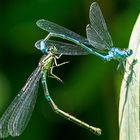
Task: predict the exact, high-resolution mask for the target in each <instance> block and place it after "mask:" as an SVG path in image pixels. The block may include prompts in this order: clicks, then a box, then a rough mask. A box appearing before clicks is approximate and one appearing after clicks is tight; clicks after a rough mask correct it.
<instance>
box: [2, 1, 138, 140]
mask: <svg viewBox="0 0 140 140" xmlns="http://www.w3.org/2000/svg"><path fill="white" fill-rule="evenodd" d="M92 2H93V1H92V0H24V1H23V0H20V1H19V0H12V1H10V0H9V1H1V2H0V114H1V115H2V113H3V112H4V110H5V109H6V108H7V106H8V105H9V104H10V102H11V101H12V100H13V99H14V97H15V96H16V95H17V94H18V92H19V91H20V89H21V88H22V86H23V85H24V83H25V82H26V79H27V78H28V77H29V75H30V74H31V72H32V71H33V70H34V69H35V68H36V67H37V65H38V61H39V59H40V57H41V56H42V54H41V52H39V51H38V50H37V49H36V48H35V47H34V43H35V42H36V41H37V40H39V39H41V38H44V37H45V36H46V35H47V32H45V31H42V30H41V29H39V28H38V27H37V26H36V21H37V20H38V19H41V18H45V19H48V20H50V21H53V22H55V23H57V24H60V25H62V26H64V27H67V28H69V29H71V30H72V31H75V32H77V33H79V34H81V35H83V36H86V32H85V27H86V25H87V24H88V23H89V17H88V12H89V7H90V4H91V3H92ZM97 2H98V3H99V5H100V7H101V10H102V12H103V15H104V17H105V20H106V22H107V26H108V29H109V32H110V34H111V36H112V38H113V41H114V44H115V46H117V47H119V48H127V47H128V42H129V38H130V35H131V31H132V28H133V25H134V23H135V20H136V18H137V16H138V13H139V11H140V1H139V0H133V1H132V0H104V1H103V0H98V1H97ZM63 61H70V63H69V64H66V65H64V66H62V67H59V68H55V70H54V73H55V74H56V75H57V76H59V77H60V78H61V79H62V80H63V82H64V84H62V83H60V82H58V81H56V80H55V79H51V78H48V80H47V82H48V87H49V91H50V94H51V95H52V98H53V99H54V101H55V102H56V104H57V105H58V106H59V107H60V108H61V109H63V110H64V111H66V112H69V113H70V114H72V115H74V116H76V117H77V118H79V119H81V120H83V121H85V122H88V123H89V124H93V125H94V126H97V127H100V128H102V135H101V136H100V137H98V136H95V135H94V134H92V133H90V132H88V131H87V130H85V129H83V128H81V127H79V126H77V125H75V124H73V123H71V122H69V121H67V120H65V119H64V118H62V117H60V116H58V115H57V114H55V113H54V112H53V111H52V110H51V108H50V106H49V104H48V103H47V102H46V100H45V98H44V95H43V90H42V85H41V84H40V88H39V92H38V99H37V102H36V106H35V109H34V112H33V114H32V117H31V120H30V122H29V124H28V126H27V128H26V129H25V131H24V133H23V134H22V135H21V136H19V137H15V138H12V137H9V138H6V139H7V140H12V139H15V140H31V139H34V140H71V139H74V140H76V139H80V140H91V139H96V140H118V133H119V130H118V101H119V91H120V86H121V80H122V75H120V74H119V72H118V71H117V70H116V67H117V65H118V62H116V61H110V62H106V63H104V62H103V61H102V60H101V59H100V58H97V57H96V56H94V55H88V56H75V57H70V56H63V57H62V58H61V59H60V60H59V61H58V62H59V63H61V62H63Z"/></svg>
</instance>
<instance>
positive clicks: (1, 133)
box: [0, 46, 101, 138]
mask: <svg viewBox="0 0 140 140" xmlns="http://www.w3.org/2000/svg"><path fill="white" fill-rule="evenodd" d="M56 51H57V50H56V48H55V46H52V47H50V48H49V49H48V53H47V55H44V56H43V57H42V58H41V60H40V61H39V64H38V67H37V68H36V69H35V70H34V71H33V72H32V74H31V75H30V77H29V78H28V80H27V82H26V83H25V85H24V87H23V88H22V89H21V91H20V92H19V94H18V95H17V96H16V97H15V99H14V100H13V101H12V103H11V104H10V105H9V107H8V108H7V110H6V111H5V112H4V113H3V115H2V117H1V119H0V138H5V137H8V136H9V135H11V136H13V137H15V136H19V135H20V134H22V132H23V131H24V130H25V128H26V126H27V124H28V122H29V120H30V118H31V115H32V112H33V109H34V106H35V103H36V98H37V89H38V83H39V80H40V79H41V82H42V85H43V90H44V94H45V98H46V100H47V101H48V102H49V104H50V106H51V107H52V109H53V110H54V112H55V113H57V114H59V115H61V116H63V117H64V118H66V119H67V120H70V121H72V122H74V123H76V124H78V125H80V126H82V127H84V128H86V129H88V130H89V131H91V132H93V133H95V134H97V135H100V134H101V129H99V128H96V127H93V126H91V125H89V124H87V123H85V122H83V121H81V120H79V119H77V118H75V117H74V116H72V115H70V114H68V113H66V112H64V111H62V110H60V109H59V108H58V107H57V106H56V105H55V103H54V101H53V100H52V98H51V96H50V94H49V91H48V87H47V79H46V78H47V75H48V73H50V74H51V75H52V76H53V77H54V78H56V79H58V80H60V81H61V79H60V78H59V77H57V76H56V75H54V74H53V73H52V70H53V67H54V66H57V67H58V66H60V65H63V64H65V63H66V62H64V63H61V64H57V61H56V60H57V59H59V58H60V56H61V55H59V56H57V55H55V52H56Z"/></svg>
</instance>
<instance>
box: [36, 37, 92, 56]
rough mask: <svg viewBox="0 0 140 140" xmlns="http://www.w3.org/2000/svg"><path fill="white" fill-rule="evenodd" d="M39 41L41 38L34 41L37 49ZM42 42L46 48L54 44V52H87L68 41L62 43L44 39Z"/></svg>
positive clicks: (79, 53) (74, 53) (72, 53)
mask: <svg viewBox="0 0 140 140" xmlns="http://www.w3.org/2000/svg"><path fill="white" fill-rule="evenodd" d="M41 41H43V39H41V40H38V41H37V42H36V43H35V47H36V48H37V49H39V50H41ZM44 43H45V47H46V48H48V49H49V48H50V47H52V46H55V47H56V49H57V52H56V54H63V55H88V54H89V53H88V52H87V51H86V50H85V49H83V48H82V47H80V46H78V45H73V44H70V43H64V42H60V41H53V40H47V41H46V40H44ZM91 49H93V48H91ZM46 53H47V52H46Z"/></svg>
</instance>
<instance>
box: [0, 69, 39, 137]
mask: <svg viewBox="0 0 140 140" xmlns="http://www.w3.org/2000/svg"><path fill="white" fill-rule="evenodd" d="M40 77H41V70H40V67H37V68H36V70H35V71H34V72H33V73H32V74H31V76H30V77H29V78H28V80H27V82H26V84H25V86H24V87H23V88H22V89H21V91H20V92H19V94H18V95H17V96H16V97H15V99H14V100H13V101H12V103H11V104H10V106H9V107H8V108H7V110H6V111H5V112H4V114H3V115H2V117H1V119H0V138H5V137H7V136H9V135H11V136H13V137H14V136H19V135H20V134H21V133H22V132H23V130H24V129H25V128H26V126H27V124H28V122H29V120H30V117H31V114H32V111H33V109H34V106H35V102H36V97H37V88H38V82H39V79H40Z"/></svg>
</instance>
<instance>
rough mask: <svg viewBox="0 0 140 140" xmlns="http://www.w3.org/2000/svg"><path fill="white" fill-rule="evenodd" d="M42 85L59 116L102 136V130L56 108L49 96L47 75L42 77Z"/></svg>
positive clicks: (46, 96) (44, 74)
mask: <svg viewBox="0 0 140 140" xmlns="http://www.w3.org/2000/svg"><path fill="white" fill-rule="evenodd" d="M42 85H43V89H44V94H45V98H46V99H47V101H48V103H49V104H50V106H51V107H52V109H53V111H54V112H55V113H57V114H58V115H60V116H62V117H64V118H66V119H67V120H69V121H72V122H73V123H76V124H78V125H79V126H82V127H84V128H86V129H87V130H89V131H91V132H93V133H94V134H97V135H101V129H100V128H96V127H93V126H91V125H89V124H87V123H85V122H83V121H81V120H79V119H77V118H75V117H74V116H72V115H70V114H68V113H66V112H64V111H62V110H61V109H59V108H58V107H57V106H56V104H55V103H54V102H53V100H52V98H51V97H50V95H49V91H48V87H47V82H46V73H43V75H42Z"/></svg>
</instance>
